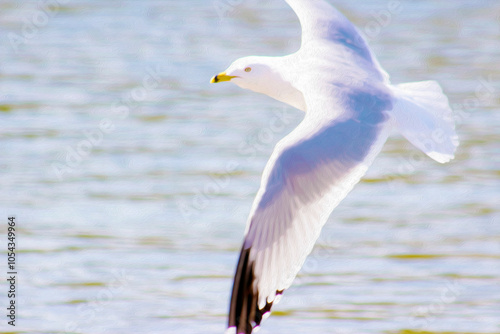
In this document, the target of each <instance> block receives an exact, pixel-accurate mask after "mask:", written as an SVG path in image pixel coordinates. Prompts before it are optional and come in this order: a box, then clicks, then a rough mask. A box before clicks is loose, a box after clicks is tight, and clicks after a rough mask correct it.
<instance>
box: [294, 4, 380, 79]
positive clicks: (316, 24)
mask: <svg viewBox="0 0 500 334" xmlns="http://www.w3.org/2000/svg"><path fill="white" fill-rule="evenodd" d="M286 2H287V3H288V4H289V5H290V7H292V9H293V10H294V11H295V14H296V15H297V16H298V18H299V21H300V25H301V27H302V47H305V46H306V45H307V44H308V43H311V42H317V41H320V42H322V43H324V42H325V41H328V42H330V43H333V44H335V45H334V47H333V48H330V51H331V53H330V54H328V55H326V54H325V55H324V56H325V57H329V58H330V59H339V61H343V62H346V63H355V64H356V66H365V67H366V66H371V67H373V68H376V69H377V70H378V72H380V74H381V75H382V76H381V79H382V80H383V81H388V78H389V75H388V74H387V73H386V72H385V71H384V70H383V69H382V67H381V66H380V64H379V63H378V61H377V59H376V57H375V55H374V54H373V53H372V52H371V50H370V48H369V47H368V43H367V42H366V40H365V39H364V38H363V36H362V35H361V33H360V32H359V31H358V29H357V28H356V27H355V26H354V25H353V24H352V23H351V22H350V21H349V20H348V19H347V18H346V17H345V16H344V15H343V14H342V13H340V12H339V11H338V10H337V9H336V8H334V7H333V6H332V5H330V4H329V3H328V2H326V1H325V0H286Z"/></svg>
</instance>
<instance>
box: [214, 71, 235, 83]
mask: <svg viewBox="0 0 500 334" xmlns="http://www.w3.org/2000/svg"><path fill="white" fill-rule="evenodd" d="M232 78H236V76H231V75H227V74H226V72H222V73H219V74H217V75H216V76H214V77H212V79H210V83H217V82H221V81H229V80H231V79H232Z"/></svg>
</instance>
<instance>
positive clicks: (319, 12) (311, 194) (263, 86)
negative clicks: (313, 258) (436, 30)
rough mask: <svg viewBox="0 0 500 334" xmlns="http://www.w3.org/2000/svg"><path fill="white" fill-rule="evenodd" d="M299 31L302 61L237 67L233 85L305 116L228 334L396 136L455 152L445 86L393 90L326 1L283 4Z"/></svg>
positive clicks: (254, 227)
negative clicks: (292, 14) (391, 136)
mask: <svg viewBox="0 0 500 334" xmlns="http://www.w3.org/2000/svg"><path fill="white" fill-rule="evenodd" d="M286 2H287V3H288V5H289V6H290V7H291V8H292V9H293V10H294V11H295V13H296V15H297V16H298V18H299V21H300V24H301V27H302V41H301V46H300V49H299V50H298V51H296V52H295V53H293V54H290V55H287V56H283V57H262V56H249V57H244V58H240V59H238V60H236V61H235V62H233V63H232V64H231V65H230V66H229V67H228V68H227V69H226V70H225V71H224V72H222V73H219V74H217V75H216V76H214V77H213V78H212V79H211V81H210V82H211V83H218V82H224V81H231V82H232V83H234V84H236V85H238V86H239V87H241V88H244V89H249V90H251V91H254V92H257V93H262V94H265V95H268V96H270V97H272V98H274V99H276V100H278V101H281V102H283V103H286V104H288V105H291V106H293V107H295V108H297V109H299V110H302V111H304V113H305V115H304V118H303V120H302V121H301V123H300V124H299V125H298V126H297V127H296V128H295V129H294V130H293V131H292V132H291V133H289V134H288V135H287V136H286V137H284V138H283V139H282V140H280V141H279V142H278V144H276V147H275V148H274V151H273V153H272V154H271V157H270V159H269V161H268V163H267V165H266V167H265V169H264V172H263V174H262V180H261V184H260V188H259V190H258V192H257V195H256V196H255V200H254V202H253V205H252V208H251V212H250V215H249V218H248V221H247V225H246V231H245V237H244V242H243V245H242V248H241V252H240V256H239V261H238V264H237V268H236V273H235V276H234V283H233V289H232V295H231V300H230V307H229V319H228V329H227V331H226V333H237V334H240V333H245V334H250V333H252V332H253V331H254V330H255V329H256V328H258V327H259V326H260V325H261V322H262V320H263V319H265V318H266V317H267V316H269V314H270V311H271V307H272V306H273V304H275V303H277V302H278V300H279V299H280V297H281V295H282V294H283V291H285V290H286V289H287V288H289V287H290V285H291V284H292V281H293V280H294V278H295V276H296V275H297V273H298V272H299V270H300V268H301V267H302V265H303V263H304V261H305V259H306V257H307V256H308V254H309V253H310V252H311V250H312V248H313V246H314V244H315V242H316V240H317V239H318V237H319V235H320V232H321V229H322V227H323V225H324V224H325V223H326V221H327V219H328V217H329V216H330V214H331V213H332V211H333V209H334V208H335V207H336V206H337V205H338V204H339V203H340V201H341V200H342V199H343V198H344V197H345V196H346V195H347V194H348V193H349V192H350V191H351V189H352V188H353V187H354V185H355V184H357V183H358V182H359V181H360V179H361V177H363V175H364V174H365V172H366V171H367V169H368V167H369V166H370V165H371V164H372V162H373V160H374V159H375V157H376V156H377V155H378V154H379V152H380V151H381V149H382V146H383V145H384V143H385V141H386V140H387V138H388V136H389V133H390V132H391V131H392V130H393V129H394V130H396V131H398V132H399V133H401V134H402V135H403V136H404V137H405V138H406V139H408V140H409V141H410V142H411V143H412V144H413V145H415V146H416V147H417V148H418V149H420V150H422V151H423V152H424V153H425V154H427V155H428V156H429V157H430V158H432V159H434V160H436V161H438V162H440V163H445V162H448V161H449V160H451V159H453V158H454V153H455V150H456V148H457V146H458V137H457V135H456V133H455V124H454V120H453V116H452V110H451V108H450V106H449V103H448V99H447V97H446V96H445V95H444V94H443V91H442V89H441V87H440V85H439V84H438V83H437V82H435V81H422V82H413V83H404V84H397V85H393V84H391V83H390V81H389V75H388V74H387V73H386V72H385V71H384V70H383V69H382V67H381V66H380V64H379V63H378V61H377V59H376V58H375V55H374V54H373V53H372V51H371V50H370V48H369V47H368V45H367V42H366V40H365V39H364V38H363V36H362V35H361V33H360V32H359V30H358V29H357V28H356V27H355V26H354V25H353V24H352V23H351V22H350V21H349V20H348V19H347V18H346V17H345V16H344V15H342V14H341V13H340V12H339V11H337V10H336V9H335V8H334V7H333V6H331V5H330V4H329V3H328V2H326V1H324V0H286Z"/></svg>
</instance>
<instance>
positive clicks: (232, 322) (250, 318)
mask: <svg viewBox="0 0 500 334" xmlns="http://www.w3.org/2000/svg"><path fill="white" fill-rule="evenodd" d="M250 250H251V247H249V248H245V247H242V249H241V253H240V258H239V260H238V266H237V269H236V273H235V275H234V283H233V291H232V295H231V305H230V308H229V319H228V329H227V331H226V333H227V334H235V333H237V334H251V333H252V332H255V330H256V329H258V328H259V326H260V324H261V322H262V321H263V320H265V319H267V317H268V316H269V315H270V312H271V308H272V306H273V303H275V302H276V303H277V302H278V300H279V298H276V297H278V296H281V295H282V294H283V292H284V290H277V291H276V297H275V298H274V299H273V301H271V302H268V301H267V300H266V304H265V305H264V306H263V307H259V304H258V302H259V291H258V290H257V291H255V289H254V282H255V280H256V277H255V273H254V267H255V263H254V261H252V260H251V259H250Z"/></svg>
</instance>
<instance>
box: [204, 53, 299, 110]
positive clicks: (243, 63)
mask: <svg viewBox="0 0 500 334" xmlns="http://www.w3.org/2000/svg"><path fill="white" fill-rule="evenodd" d="M283 58H285V57H260V56H250V57H244V58H240V59H238V60H236V61H235V62H234V63H232V64H231V65H230V66H229V67H228V68H227V69H226V70H225V71H224V72H221V73H219V74H217V75H216V76H214V77H212V79H211V80H210V83H217V82H223V81H231V82H232V83H234V84H236V85H237V86H239V87H241V88H244V89H249V90H251V91H254V92H257V93H261V94H265V95H267V96H270V97H272V98H273V99H276V100H278V101H281V102H284V103H287V104H289V105H291V106H293V107H295V108H298V109H300V110H303V111H305V110H306V103H305V101H304V96H303V95H302V93H301V92H300V91H299V90H297V89H296V88H295V87H293V86H292V84H291V81H290V80H289V79H287V78H286V73H290V72H291V71H290V66H288V63H287V62H286V60H284V59H283Z"/></svg>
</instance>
